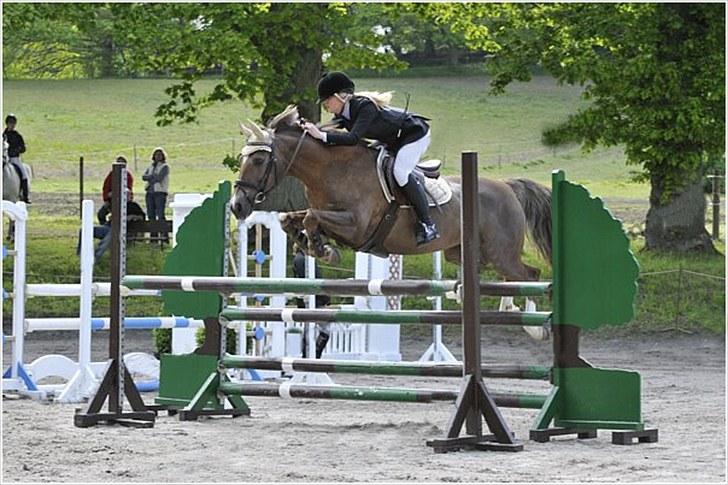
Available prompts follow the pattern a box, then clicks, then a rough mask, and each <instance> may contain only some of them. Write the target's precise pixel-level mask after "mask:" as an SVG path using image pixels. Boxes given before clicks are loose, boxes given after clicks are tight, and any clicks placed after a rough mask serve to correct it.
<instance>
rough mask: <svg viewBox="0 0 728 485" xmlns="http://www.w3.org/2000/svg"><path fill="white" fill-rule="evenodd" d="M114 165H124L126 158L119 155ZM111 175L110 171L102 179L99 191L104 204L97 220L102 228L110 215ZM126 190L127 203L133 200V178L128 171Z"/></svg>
mask: <svg viewBox="0 0 728 485" xmlns="http://www.w3.org/2000/svg"><path fill="white" fill-rule="evenodd" d="M116 163H123V164H124V165H126V158H124V157H123V156H121V155H119V156H118V157H116ZM111 174H112V171H109V174H108V175H107V176H106V178H105V179H104V185H103V187H102V189H101V198H102V199H103V200H104V204H103V205H102V206H101V207H100V208H99V212H98V213H97V217H98V219H99V224H101V225H102V226H103V225H104V224H106V217H107V216H108V215H109V214H110V213H111ZM126 189H127V191H128V192H127V201H130V200H134V177H133V176H132V174H131V171H129V169H127V170H126Z"/></svg>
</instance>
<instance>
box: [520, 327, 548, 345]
mask: <svg viewBox="0 0 728 485" xmlns="http://www.w3.org/2000/svg"><path fill="white" fill-rule="evenodd" d="M523 330H524V331H525V332H526V333H527V334H528V336H529V337H531V338H532V339H534V340H538V341H539V342H545V341H547V340H549V339H550V338H551V329H550V328H548V327H523Z"/></svg>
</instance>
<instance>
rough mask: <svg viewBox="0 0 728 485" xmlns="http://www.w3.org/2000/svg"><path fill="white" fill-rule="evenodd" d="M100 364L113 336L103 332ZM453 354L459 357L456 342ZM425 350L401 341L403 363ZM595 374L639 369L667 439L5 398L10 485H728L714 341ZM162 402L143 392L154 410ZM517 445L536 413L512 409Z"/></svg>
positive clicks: (354, 379) (720, 361)
mask: <svg viewBox="0 0 728 485" xmlns="http://www.w3.org/2000/svg"><path fill="white" fill-rule="evenodd" d="M70 335H71V334H68V333H67V334H65V335H64V334H63V333H55V334H54V333H50V332H49V333H47V334H34V335H33V336H32V338H31V339H30V340H29V343H28V358H27V360H32V359H33V358H35V357H37V356H39V355H42V354H45V353H48V352H49V351H54V352H65V353H68V354H69V355H72V354H73V352H75V348H74V347H75V345H74V343H73V340H71V338H70V337H69V336H70ZM94 338H95V340H94V357H95V358H97V359H99V360H101V359H102V358H103V356H104V355H105V353H106V350H105V346H106V338H105V336H104V335H102V334H100V335H97V334H95V335H94ZM126 343H127V348H129V349H132V350H137V351H138V350H150V349H151V339H150V337H149V335H148V332H134V333H132V332H127V337H126ZM447 343H448V346H449V347H450V348H451V349H452V350H453V351H454V352H455V353H456V355H458V353H459V345H458V342H455V341H453V340H452V339H451V340H449V341H448V342H447ZM550 347H551V346H550V344H543V343H538V342H533V341H530V340H529V339H528V338H527V337H526V336H524V335H523V334H522V333H520V332H517V331H516V330H515V329H496V331H495V332H489V333H488V335H487V336H485V337H484V338H483V358H484V361H485V362H492V363H518V362H520V363H533V364H549V363H550V358H551V357H550V356H551V350H550ZM425 348H426V342H425V341H424V340H419V341H405V342H404V343H403V354H404V357H405V358H406V359H414V358H417V357H418V356H419V355H420V354H421V353H422V351H423V350H424V349H425ZM582 354H583V355H584V356H585V357H586V358H587V359H589V360H590V361H591V362H592V363H593V364H594V365H597V366H603V367H615V368H633V369H636V370H638V371H640V372H641V373H642V376H643V396H644V397H643V403H644V404H643V415H644V419H645V421H646V423H647V425H648V427H657V428H659V430H660V441H659V442H658V443H655V444H641V445H635V446H616V445H612V444H611V435H610V433H609V432H607V431H601V432H600V433H599V437H598V438H597V439H594V440H582V441H579V440H576V439H575V438H572V437H561V438H558V439H556V440H555V441H552V442H551V443H544V444H541V443H535V442H530V441H526V443H525V445H526V446H525V451H523V452H521V453H513V454H511V453H495V452H479V451H467V452H457V453H449V454H441V455H440V454H434V453H433V452H432V450H431V449H429V448H427V447H426V446H425V440H426V439H428V438H431V437H437V436H440V435H441V434H442V433H443V430H444V429H445V426H446V423H447V420H448V418H449V415H450V411H451V409H452V405H451V404H449V403H438V404H400V403H367V402H348V401H316V400H282V399H269V398H250V399H249V403H250V405H251V407H252V410H253V414H252V416H251V417H248V418H238V419H235V420H230V419H213V420H210V419H207V420H204V421H200V422H194V423H193V422H179V421H178V420H177V419H176V418H175V417H168V416H166V415H162V416H160V417H159V418H158V420H157V423H156V425H155V427H154V428H153V429H131V428H124V427H109V426H100V427H97V428H90V429H78V428H75V427H74V426H73V412H74V408H75V407H76V405H62V404H58V403H51V404H43V403H39V402H35V401H32V400H28V399H18V398H16V397H12V396H5V397H4V399H3V405H4V406H3V412H2V425H3V427H2V434H3V436H2V444H3V452H2V453H3V459H4V464H3V480H4V481H5V482H16V481H23V482H36V481H59V482H233V481H234V482H259V481H264V482H273V481H275V482H279V481H280V482H323V481H327V482H330V481H347V482H353V481H380V482H384V481H387V482H393V481H414V482H434V481H437V482H484V481H488V482H524V481H526V482H531V481H533V482H602V481H606V482H617V481H620V482H723V483H725V481H726V473H725V466H726V442H725V431H726V428H725V377H726V376H725V344H724V341H723V339H721V338H717V337H714V336H705V335H682V334H658V335H646V336H637V337H632V338H630V339H624V338H620V339H616V338H611V339H603V338H602V339H597V338H595V337H591V336H588V337H587V338H584V339H583V342H582ZM335 377H336V381H337V382H338V383H341V384H360V385H400V386H409V387H423V388H435V387H440V388H456V387H457V385H458V383H457V381H456V380H455V379H432V378H399V377H396V378H390V377H375V376H373V377H368V376H344V375H339V376H335ZM488 385H489V387H490V388H491V389H493V390H501V391H505V390H523V391H539V390H545V389H546V388H547V386H548V384H547V383H545V382H531V381H523V382H519V381H503V380H498V381H495V380H491V381H488ZM153 397H154V394H153V393H148V394H145V399H146V400H148V401H150V402H151V400H152V399H153ZM503 413H504V415H505V417H506V419H507V420H508V422H509V423H510V425H511V427H512V428H513V430H514V431H515V432H516V434H517V436H518V437H519V438H520V439H526V438H527V436H528V429H529V426H530V425H531V423H532V421H533V419H534V418H535V415H536V411H535V410H514V409H504V410H503Z"/></svg>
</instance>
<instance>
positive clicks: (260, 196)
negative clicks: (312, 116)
mask: <svg viewBox="0 0 728 485" xmlns="http://www.w3.org/2000/svg"><path fill="white" fill-rule="evenodd" d="M305 137H306V132H305V131H304V132H303V133H301V137H300V138H299V139H298V144H297V145H296V149H295V150H294V151H293V156H291V159H290V160H289V161H288V163H287V164H286V169H285V170H284V171H283V174H284V175H285V174H286V173H288V170H289V169H290V168H291V165H293V161H294V160H295V159H296V156H298V152H299V151H300V150H301V145H303V140H304V138H305ZM245 146H246V147H260V148H258V149H257V150H253V151H251V152H250V154H252V153H255V152H268V153H270V157H269V158H268V162H267V165H266V167H265V172H264V173H263V176H262V177H261V178H260V179H259V180H258V181H257V182H256V183H252V182H246V181H245V180H242V179H240V178H238V180H236V181H235V188H236V189H240V191H241V192H242V193H243V195H244V196H245V199H246V200H247V201H248V204H250V206H251V207H253V206H256V205H258V204H261V203H262V202H263V201H264V200H265V198H266V196H267V195H268V194H269V193H270V191H271V190H273V189H274V188H275V187H276V186H277V185H278V182H279V179H278V157H277V156H276V149H275V146H274V145H273V143H272V142H271V143H266V142H262V141H252V142H248V143H247V144H246V145H245ZM250 154H248V155H250ZM271 174H273V183H272V184H271V186H270V188H267V189H266V187H267V186H268V179H270V176H271ZM242 175H243V170H242V166H241V167H240V176H241V177H242ZM245 189H252V190H254V191H255V195H254V196H253V197H252V198H251V197H250V195H249V194H248V192H247V191H246V190H245Z"/></svg>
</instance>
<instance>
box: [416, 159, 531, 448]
mask: <svg viewBox="0 0 728 485" xmlns="http://www.w3.org/2000/svg"><path fill="white" fill-rule="evenodd" d="M460 183H461V187H462V201H461V206H460V231H461V232H460V239H461V246H460V247H461V265H460V267H461V268H462V272H463V279H462V289H461V295H462V327H463V380H462V383H461V385H460V394H459V395H458V398H457V400H456V401H455V410H454V411H453V413H452V415H451V417H450V421H449V422H448V426H447V431H446V437H445V438H440V439H433V440H429V441H428V442H427V445H428V446H431V447H432V448H433V449H434V451H435V452H436V453H444V452H447V451H451V450H459V449H461V448H476V449H479V450H493V451H522V450H523V443H520V442H518V441H516V439H515V438H514V436H513V433H512V432H511V429H510V427H509V426H508V423H506V420H505V419H504V418H503V416H502V415H501V412H500V410H499V409H498V406H497V404H496V402H495V400H494V399H493V397H492V396H491V395H490V393H489V391H488V389H487V388H486V387H485V383H484V382H483V374H482V371H481V356H480V325H479V324H478V323H479V314H480V272H479V269H480V236H479V230H478V154H477V153H476V152H463V154H462V160H461V168H460ZM483 418H485V422H486V424H487V426H488V428H489V429H490V431H491V432H492V433H493V434H492V435H488V436H484V435H483ZM463 425H465V432H466V435H465V436H462V437H460V431H461V429H462V427H463Z"/></svg>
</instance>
